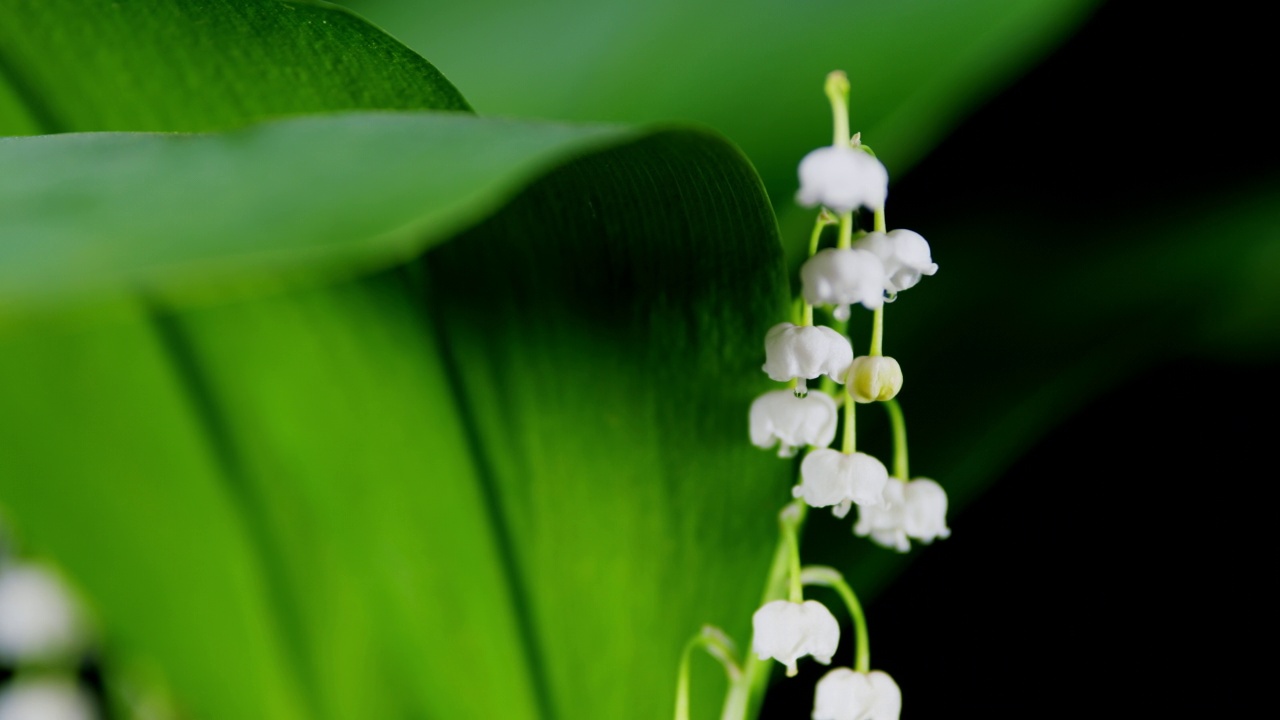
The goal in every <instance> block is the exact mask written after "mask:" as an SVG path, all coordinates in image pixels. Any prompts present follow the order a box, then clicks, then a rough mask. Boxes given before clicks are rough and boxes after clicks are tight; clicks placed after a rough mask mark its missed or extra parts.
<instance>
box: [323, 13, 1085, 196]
mask: <svg viewBox="0 0 1280 720" xmlns="http://www.w3.org/2000/svg"><path fill="white" fill-rule="evenodd" d="M343 4H345V5H348V6H350V7H352V8H354V9H355V10H357V11H359V12H362V13H364V14H366V15H367V16H368V17H369V18H371V19H372V20H373V21H374V22H377V23H379V24H380V25H382V26H383V27H385V28H387V29H388V30H389V31H390V32H392V33H393V34H395V35H396V36H398V37H400V38H403V39H404V40H405V41H406V42H407V43H408V44H409V45H410V46H411V47H414V48H416V49H418V50H420V51H421V52H423V53H424V54H426V55H428V56H429V57H431V58H432V60H433V61H434V62H436V63H437V64H438V65H439V66H440V67H441V68H442V69H444V70H445V72H447V73H448V74H449V76H450V77H451V78H454V79H455V80H456V81H457V82H458V83H459V84H460V86H461V87H464V88H466V90H467V95H468V97H469V98H471V100H472V101H473V102H474V104H475V106H476V107H477V108H478V109H479V110H480V111H481V112H487V113H497V114H504V115H516V116H529V117H545V118H559V119H566V120H576V121H591V122H596V121H619V122H651V121H658V120H688V121H695V122H700V123H705V124H708V125H710V126H711V127H713V128H715V129H716V130H718V131H720V132H722V133H724V134H725V135H726V136H728V137H729V139H731V140H733V141H734V142H735V143H737V144H738V145H739V146H741V147H742V148H743V150H744V151H745V152H746V153H747V156H748V157H750V158H751V160H752V162H753V163H754V164H755V165H756V167H757V169H758V170H759V172H760V174H761V176H762V177H763V178H764V179H765V183H766V185H767V186H768V188H769V190H770V193H771V195H772V196H773V197H774V198H775V203H776V204H778V205H779V206H781V202H778V200H780V199H781V198H785V197H789V196H790V195H791V194H792V193H793V192H795V185H796V179H795V172H796V170H795V169H796V164H797V163H798V162H799V158H801V157H802V156H803V155H804V154H805V153H806V152H808V151H810V150H812V149H813V148H815V147H817V146H819V145H824V144H828V143H830V141H831V140H830V137H831V129H830V128H831V126H830V111H829V109H828V108H827V104H826V100H825V98H824V97H823V95H822V82H823V78H824V76H825V75H826V74H827V73H828V72H830V71H831V70H834V69H843V70H845V71H847V72H848V73H849V77H850V80H851V82H852V86H853V90H852V108H853V110H852V119H853V129H854V130H855V131H856V130H861V131H863V132H864V138H865V139H866V140H867V142H868V143H870V144H871V146H873V147H874V148H875V149H876V152H877V154H878V155H879V156H880V157H881V158H882V159H883V160H884V161H885V162H886V164H887V165H888V167H889V170H890V172H891V173H894V174H900V173H902V172H904V171H905V170H907V169H908V168H909V167H911V166H912V165H913V164H914V163H915V162H916V161H917V160H919V159H920V158H921V157H922V156H923V155H924V153H926V152H927V151H928V150H929V149H930V148H931V147H933V146H934V145H935V144H936V143H937V142H938V141H939V140H940V139H941V138H942V137H943V136H944V135H945V134H946V133H947V132H948V131H949V130H950V129H951V127H953V126H954V125H955V123H956V122H957V121H958V120H960V119H961V118H963V117H964V116H965V115H966V114H968V113H969V112H970V111H971V110H973V109H974V108H976V107H978V106H979V105H980V104H981V103H982V102H983V101H984V100H985V99H986V98H987V97H989V96H990V95H992V94H993V93H994V92H995V91H997V90H998V89H999V88H1001V87H1002V86H1003V85H1005V84H1006V83H1008V82H1009V81H1010V80H1012V79H1014V78H1016V77H1018V76H1019V75H1020V74H1021V72H1022V71H1023V70H1025V69H1026V68H1027V67H1029V66H1030V65H1031V64H1032V63H1033V62H1034V61H1036V60H1038V59H1039V58H1040V57H1041V56H1043V54H1044V53H1045V52H1047V51H1048V50H1049V49H1050V48H1052V47H1053V46H1054V45H1056V44H1057V42H1058V41H1059V40H1061V39H1062V38H1064V37H1066V35H1067V34H1068V33H1069V32H1070V31H1071V30H1072V29H1073V28H1074V27H1075V26H1076V24H1078V23H1079V22H1080V21H1081V20H1082V19H1083V18H1084V16H1085V15H1086V14H1087V13H1088V12H1089V11H1090V10H1091V9H1092V8H1093V7H1094V6H1095V5H1096V4H1097V3H1096V2H1093V1H1092V0H970V1H968V2H953V1H951V0H915V1H913V2H900V1H898V0H840V1H836V0H824V1H821V2H804V3H796V2H774V1H772V0H748V1H746V2H743V1H742V0H737V1H734V2H730V1H729V0H713V1H711V2H697V3H690V2H681V1H680V0H653V1H651V2H645V3H636V2H629V1H628V0H551V1H549V2H539V3H526V2H518V1H516V0H472V1H471V2H466V3H429V4H424V3H421V2H416V0H348V1H347V2H344V3H343ZM567 28H572V31H566V29H567Z"/></svg>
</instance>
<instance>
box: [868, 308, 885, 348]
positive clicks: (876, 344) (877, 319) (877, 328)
mask: <svg viewBox="0 0 1280 720" xmlns="http://www.w3.org/2000/svg"><path fill="white" fill-rule="evenodd" d="M883 348H884V306H883V305H881V306H880V307H878V308H876V311H875V313H873V314H872V316H871V354H872V355H876V356H879V355H882V354H883V352H882V351H883Z"/></svg>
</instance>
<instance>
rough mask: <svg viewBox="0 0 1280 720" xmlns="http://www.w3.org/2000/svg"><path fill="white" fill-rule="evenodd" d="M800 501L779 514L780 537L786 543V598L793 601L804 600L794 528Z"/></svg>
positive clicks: (797, 535) (798, 546)
mask: <svg viewBox="0 0 1280 720" xmlns="http://www.w3.org/2000/svg"><path fill="white" fill-rule="evenodd" d="M798 504H800V505H802V504H803V503H800V501H798V500H797V501H793V502H791V503H790V504H788V505H787V507H786V508H785V509H783V511H782V514H781V515H780V516H779V518H780V519H779V522H780V524H781V527H782V538H783V541H784V542H785V543H786V544H787V576H788V579H789V582H788V592H787V595H788V599H789V600H790V601H791V602H793V603H800V602H804V589H803V586H802V585H801V584H800V536H799V534H798V532H797V530H796V520H797V519H799V517H800V514H799V512H798V510H797V509H796V507H797V505H798Z"/></svg>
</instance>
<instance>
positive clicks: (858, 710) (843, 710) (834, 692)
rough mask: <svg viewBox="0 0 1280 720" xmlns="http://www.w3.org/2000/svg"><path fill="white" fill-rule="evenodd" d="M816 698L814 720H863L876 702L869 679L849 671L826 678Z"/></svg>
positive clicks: (814, 698) (819, 687)
mask: <svg viewBox="0 0 1280 720" xmlns="http://www.w3.org/2000/svg"><path fill="white" fill-rule="evenodd" d="M813 696H814V697H813V720H862V719H863V718H864V717H865V716H866V713H867V712H868V711H870V709H871V701H872V699H873V698H872V690H871V683H870V681H869V680H868V679H867V676H866V675H864V674H862V673H860V672H855V671H853V670H851V669H849V668H836V669H834V670H832V671H831V672H829V673H827V674H826V675H823V676H822V679H821V680H819V681H818V685H817V687H816V688H814V693H813Z"/></svg>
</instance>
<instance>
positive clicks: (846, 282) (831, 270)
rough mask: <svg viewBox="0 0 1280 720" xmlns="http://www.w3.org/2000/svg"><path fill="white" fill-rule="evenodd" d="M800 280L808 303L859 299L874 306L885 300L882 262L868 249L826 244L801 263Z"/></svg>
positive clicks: (850, 303)
mask: <svg viewBox="0 0 1280 720" xmlns="http://www.w3.org/2000/svg"><path fill="white" fill-rule="evenodd" d="M800 282H801V283H802V288H801V294H802V295H804V299H805V302H807V303H809V304H810V305H836V306H837V307H841V306H845V305H852V304H854V303H861V304H862V305H863V307H865V308H867V309H868V310H874V309H876V308H878V307H880V306H881V305H883V304H884V288H885V283H886V282H887V276H886V274H885V267H884V263H883V262H881V260H880V258H878V257H876V256H875V254H873V253H871V252H868V251H866V250H859V249H854V248H844V249H840V248H826V249H824V250H819V251H818V252H817V253H816V254H814V256H813V257H811V258H809V259H808V260H806V261H805V263H804V265H802V266H801V267H800ZM843 312H844V311H841V313H842V314H843ZM847 317H848V316H847V315H846V316H845V318H846V319H847ZM838 319H840V318H838Z"/></svg>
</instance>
